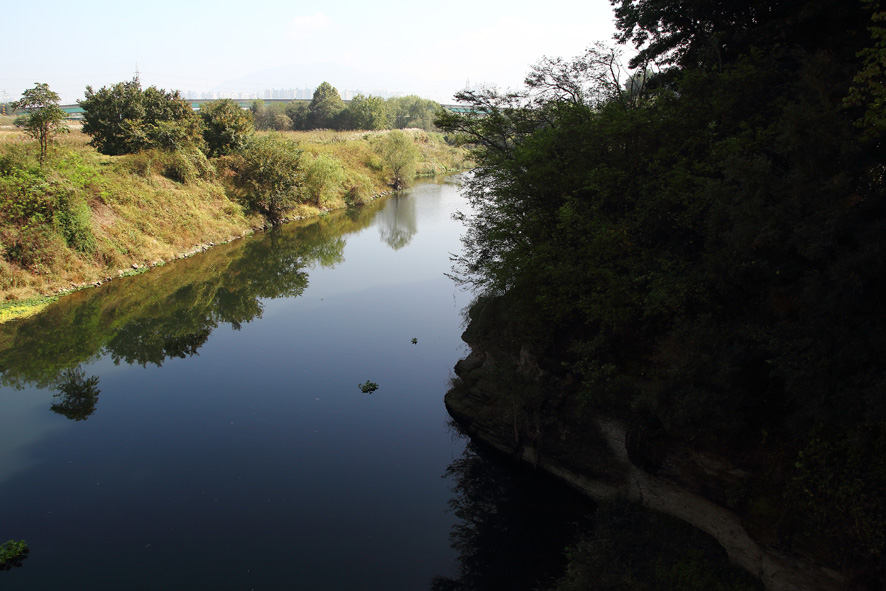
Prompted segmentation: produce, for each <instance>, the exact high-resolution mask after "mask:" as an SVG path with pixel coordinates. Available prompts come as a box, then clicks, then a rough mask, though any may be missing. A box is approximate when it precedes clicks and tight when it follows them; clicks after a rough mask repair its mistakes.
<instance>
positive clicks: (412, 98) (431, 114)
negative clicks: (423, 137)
mask: <svg viewBox="0 0 886 591" xmlns="http://www.w3.org/2000/svg"><path fill="white" fill-rule="evenodd" d="M385 105H386V106H387V108H388V109H387V110H388V119H389V120H390V126H391V127H393V128H394V129H405V128H407V127H416V128H418V129H424V130H425V131H434V130H436V129H437V127H436V126H435V125H434V120H435V118H436V117H437V115H438V114H439V113H440V111H441V107H440V103H437V102H435V101H432V100H429V99H423V98H421V97H419V96H416V95H414V94H413V95H409V96H402V97H392V98H389V99H388V100H386V101H385Z"/></svg>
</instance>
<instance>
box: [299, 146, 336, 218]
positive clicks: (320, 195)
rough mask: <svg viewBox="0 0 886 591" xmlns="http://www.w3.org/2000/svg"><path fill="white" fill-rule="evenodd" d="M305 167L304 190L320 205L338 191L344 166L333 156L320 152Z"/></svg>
mask: <svg viewBox="0 0 886 591" xmlns="http://www.w3.org/2000/svg"><path fill="white" fill-rule="evenodd" d="M305 169H306V170H305V189H306V192H307V194H308V195H309V196H310V197H311V198H312V199H313V200H314V202H315V203H316V204H317V206H318V207H320V206H321V205H323V203H324V202H325V201H327V200H328V199H329V197H331V196H332V195H334V194H335V193H336V192H337V191H338V189H339V187H340V186H341V183H342V182H343V181H344V176H345V171H344V168H343V167H342V165H341V162H339V161H338V160H337V159H335V158H334V157H333V156H329V155H328V154H320V155H319V156H317V157H316V158H314V159H313V160H311V161H310V163H309V164H308V165H307V166H305Z"/></svg>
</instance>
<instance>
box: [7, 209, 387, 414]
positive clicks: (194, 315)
mask: <svg viewBox="0 0 886 591" xmlns="http://www.w3.org/2000/svg"><path fill="white" fill-rule="evenodd" d="M378 209H379V208H378V207H375V208H372V207H368V208H364V210H363V211H360V212H347V214H346V213H344V212H342V213H341V214H339V215H328V216H325V217H323V218H322V219H317V220H312V221H310V222H303V223H293V224H290V225H287V226H283V227H279V228H275V229H273V230H271V231H269V232H267V233H265V234H262V235H258V236H254V237H251V238H247V239H244V240H241V241H238V242H236V243H231V244H226V245H221V246H218V247H216V248H213V249H212V250H210V251H207V252H205V253H202V254H201V255H199V256H195V257H192V258H190V259H185V260H181V261H177V262H175V263H173V264H169V265H165V266H162V267H157V268H155V269H153V270H152V271H151V272H150V273H146V274H143V275H139V276H136V277H131V278H129V279H126V280H119V281H112V282H111V283H109V284H106V285H103V286H102V287H101V288H97V289H90V290H84V291H81V292H77V293H75V294H72V295H70V296H68V297H65V298H63V299H62V300H60V301H59V302H58V303H56V304H54V305H52V306H50V307H48V308H47V309H46V310H44V311H43V312H41V313H40V314H38V315H36V316H34V317H31V318H26V319H22V320H18V321H12V322H9V323H6V324H4V325H0V386H4V387H12V388H18V389H21V388H24V387H25V386H28V385H30V386H36V387H38V388H56V389H58V391H59V393H58V394H57V395H56V401H55V402H53V404H52V410H53V411H54V412H57V413H59V414H62V415H64V416H66V417H68V418H70V419H73V420H78V421H79V420H84V419H86V418H87V417H88V416H89V415H91V414H92V413H93V412H94V411H95V405H96V402H97V400H98V393H99V390H98V388H97V387H96V386H97V384H98V378H87V377H85V375H84V374H83V371H82V369H80V368H81V366H83V365H84V364H87V363H89V362H91V361H94V360H96V359H98V358H99V357H101V356H103V355H109V356H110V357H111V358H112V359H113V360H114V362H115V363H118V364H119V363H121V362H122V363H126V364H133V365H134V364H138V365H142V366H147V365H149V364H150V365H156V366H161V365H162V364H163V363H164V362H165V361H166V360H167V359H170V358H175V357H180V358H184V357H188V356H191V355H196V354H197V352H198V350H199V349H200V348H201V347H202V346H203V345H204V344H205V343H206V342H207V340H208V339H209V336H210V334H211V333H212V331H213V330H215V329H216V328H218V327H219V326H220V325H222V324H227V325H229V326H230V327H231V328H233V329H234V330H239V329H240V327H241V326H242V325H243V324H244V323H248V322H251V321H252V320H254V319H256V318H260V317H261V315H262V312H263V311H264V303H263V300H266V299H274V298H282V297H297V296H300V295H302V294H303V293H304V290H305V289H306V288H307V286H308V270H309V269H311V268H313V267H314V266H315V265H319V266H322V267H332V266H334V265H336V264H338V263H341V262H342V261H343V260H344V255H343V252H344V247H345V235H346V234H348V233H351V232H355V231H358V230H361V229H363V228H365V227H367V226H368V225H369V224H370V222H371V221H372V219H373V217H374V215H375V214H376V213H377V211H378Z"/></svg>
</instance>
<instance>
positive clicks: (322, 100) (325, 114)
mask: <svg viewBox="0 0 886 591" xmlns="http://www.w3.org/2000/svg"><path fill="white" fill-rule="evenodd" d="M344 110H345V103H344V101H342V100H341V95H339V93H338V90H336V89H335V87H334V86H332V85H331V84H330V83H329V82H323V83H321V84H320V86H318V87H317V89H316V90H315V91H314V96H313V98H312V99H311V104H310V106H308V112H309V117H308V124H309V126H310V128H311V129H323V128H329V129H334V128H335V127H336V122H337V117H338V116H339V114H340V113H341V112H342V111H344Z"/></svg>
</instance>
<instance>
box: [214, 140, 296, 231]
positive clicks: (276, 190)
mask: <svg viewBox="0 0 886 591" xmlns="http://www.w3.org/2000/svg"><path fill="white" fill-rule="evenodd" d="M301 154H302V151H301V150H299V148H298V145H297V144H296V143H295V142H293V141H291V140H287V139H286V138H284V137H281V136H278V135H266V136H256V137H253V138H252V139H250V140H249V142H247V144H246V148H245V149H244V150H243V151H242V152H241V153H240V154H239V155H237V157H235V158H234V159H232V161H231V163H230V167H231V169H232V170H233V171H234V173H235V177H234V181H235V183H236V185H237V187H239V189H240V190H241V191H243V199H244V201H245V202H246V205H247V206H248V207H250V208H251V209H254V210H256V211H260V212H262V213H263V214H264V215H265V216H267V218H268V219H269V220H270V221H271V223H278V222H279V221H281V220H282V218H283V214H284V212H285V211H286V210H288V209H291V208H293V207H294V206H295V205H297V204H298V203H301V202H303V200H304V193H303V185H304V172H303V171H302V168H301Z"/></svg>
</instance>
